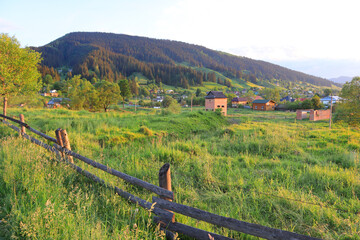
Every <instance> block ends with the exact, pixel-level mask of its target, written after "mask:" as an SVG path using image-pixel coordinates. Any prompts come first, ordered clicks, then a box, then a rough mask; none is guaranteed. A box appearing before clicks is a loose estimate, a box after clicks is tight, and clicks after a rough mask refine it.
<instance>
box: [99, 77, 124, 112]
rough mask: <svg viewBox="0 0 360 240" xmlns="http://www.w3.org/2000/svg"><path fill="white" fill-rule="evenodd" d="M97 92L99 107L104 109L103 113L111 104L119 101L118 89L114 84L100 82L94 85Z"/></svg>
mask: <svg viewBox="0 0 360 240" xmlns="http://www.w3.org/2000/svg"><path fill="white" fill-rule="evenodd" d="M95 89H96V90H97V92H98V99H99V103H98V104H99V105H100V106H102V108H104V110H105V112H107V110H108V109H109V106H110V105H111V104H114V103H117V102H118V101H119V100H120V99H121V95H120V87H119V85H118V84H116V83H112V82H108V81H101V82H98V83H96V84H95Z"/></svg>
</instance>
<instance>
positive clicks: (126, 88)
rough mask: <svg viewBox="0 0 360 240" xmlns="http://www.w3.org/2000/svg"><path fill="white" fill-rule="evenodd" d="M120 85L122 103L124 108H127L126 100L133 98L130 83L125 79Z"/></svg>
mask: <svg viewBox="0 0 360 240" xmlns="http://www.w3.org/2000/svg"><path fill="white" fill-rule="evenodd" d="M118 84H119V87H120V95H121V97H122V101H123V108H125V99H126V98H131V89H130V85H129V81H128V80H126V79H123V80H120V81H119V83H118Z"/></svg>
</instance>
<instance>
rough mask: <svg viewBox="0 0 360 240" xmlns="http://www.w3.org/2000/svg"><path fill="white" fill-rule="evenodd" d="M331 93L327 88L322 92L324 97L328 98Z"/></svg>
mask: <svg viewBox="0 0 360 240" xmlns="http://www.w3.org/2000/svg"><path fill="white" fill-rule="evenodd" d="M331 93H332V90H331V89H329V88H326V89H325V90H324V97H327V96H329V95H330V94H331Z"/></svg>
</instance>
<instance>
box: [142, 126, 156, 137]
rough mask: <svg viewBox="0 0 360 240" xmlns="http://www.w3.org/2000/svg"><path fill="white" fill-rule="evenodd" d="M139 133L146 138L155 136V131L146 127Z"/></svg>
mask: <svg viewBox="0 0 360 240" xmlns="http://www.w3.org/2000/svg"><path fill="white" fill-rule="evenodd" d="M139 132H140V133H142V134H144V135H145V136H149V137H151V136H153V135H154V133H153V131H151V130H150V129H149V128H147V127H146V126H141V127H140V130H139Z"/></svg>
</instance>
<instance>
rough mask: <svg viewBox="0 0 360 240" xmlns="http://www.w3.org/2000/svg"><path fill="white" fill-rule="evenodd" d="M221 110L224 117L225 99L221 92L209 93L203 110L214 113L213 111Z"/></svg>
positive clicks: (225, 111)
mask: <svg viewBox="0 0 360 240" xmlns="http://www.w3.org/2000/svg"><path fill="white" fill-rule="evenodd" d="M218 108H220V109H221V112H222V114H224V116H226V115H227V97H226V96H225V95H224V93H223V92H216V91H210V92H208V94H207V95H206V97H205V110H206V111H215V109H218Z"/></svg>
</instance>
